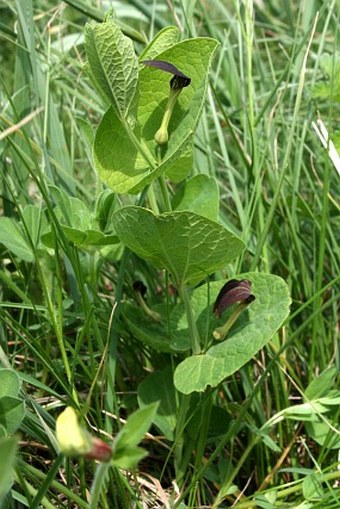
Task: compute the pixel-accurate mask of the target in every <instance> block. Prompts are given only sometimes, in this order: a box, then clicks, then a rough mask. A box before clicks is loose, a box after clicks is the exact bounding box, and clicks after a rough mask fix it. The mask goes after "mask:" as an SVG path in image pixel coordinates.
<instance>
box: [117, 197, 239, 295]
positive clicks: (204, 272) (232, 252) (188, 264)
mask: <svg viewBox="0 0 340 509" xmlns="http://www.w3.org/2000/svg"><path fill="white" fill-rule="evenodd" d="M113 223H114V227H115V230H116V233H117V235H118V237H119V238H120V239H121V241H122V242H123V244H125V245H126V246H127V247H128V248H129V249H131V250H132V251H134V252H135V253H136V254H137V255H138V256H140V257H141V258H143V259H144V260H147V261H149V262H150V263H152V264H153V265H154V266H155V267H157V268H163V269H166V270H167V271H168V272H169V273H170V274H171V276H172V278H173V280H174V282H175V284H176V285H177V286H181V285H183V284H185V283H187V284H190V285H195V284H197V283H199V282H200V281H201V280H202V279H204V278H206V277H207V276H208V275H209V274H211V273H212V272H215V271H216V270H219V269H222V268H223V267H225V266H226V265H227V264H228V263H229V262H230V261H231V260H233V259H234V258H236V257H237V256H238V255H239V254H241V253H242V251H243V250H244V248H245V246H244V243H243V242H242V240H240V239H239V238H237V237H236V236H235V235H233V234H232V233H231V232H229V231H228V230H227V229H226V228H224V227H223V226H222V225H220V224H219V223H215V222H214V221H211V220H210V219H207V218H205V217H202V216H199V215H198V214H194V213H193V212H187V211H182V212H170V213H165V214H161V215H159V216H155V215H154V214H153V213H152V212H151V211H150V210H147V209H144V208H142V207H133V206H130V207H123V208H121V209H119V210H117V211H116V212H115V213H114V214H113Z"/></svg>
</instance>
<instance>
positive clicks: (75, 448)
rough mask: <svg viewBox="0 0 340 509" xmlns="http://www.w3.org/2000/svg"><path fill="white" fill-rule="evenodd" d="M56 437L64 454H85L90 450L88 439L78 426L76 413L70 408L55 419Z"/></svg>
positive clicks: (83, 430) (84, 431)
mask: <svg viewBox="0 0 340 509" xmlns="http://www.w3.org/2000/svg"><path fill="white" fill-rule="evenodd" d="M56 436H57V441H58V444H59V447H60V450H61V452H63V453H64V454H67V455H75V454H86V453H88V452H89V451H90V450H91V440H90V437H89V435H88V434H87V432H86V430H85V429H83V428H82V427H81V426H80V425H79V422H78V417H77V414H76V411H75V410H74V409H73V408H72V407H70V406H68V407H66V408H65V410H64V411H63V412H62V413H61V414H60V415H59V416H58V417H57V421H56Z"/></svg>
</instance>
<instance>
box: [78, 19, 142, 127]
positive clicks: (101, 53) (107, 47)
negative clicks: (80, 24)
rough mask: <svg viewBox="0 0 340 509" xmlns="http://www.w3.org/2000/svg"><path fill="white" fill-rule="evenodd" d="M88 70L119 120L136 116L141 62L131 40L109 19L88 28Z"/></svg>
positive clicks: (86, 37) (89, 25)
mask: <svg viewBox="0 0 340 509" xmlns="http://www.w3.org/2000/svg"><path fill="white" fill-rule="evenodd" d="M85 47H86V55H87V63H86V66H87V71H88V73H89V75H90V77H91V79H92V81H93V82H94V84H95V85H96V87H97V89H98V90H99V92H100V93H101V94H102V95H103V96H104V97H106V99H107V100H108V101H109V102H110V104H112V106H113V107H114V108H115V110H116V111H117V113H118V115H119V117H120V118H125V119H127V118H128V116H129V114H131V113H132V114H133V111H134V106H135V102H136V91H137V82H138V60H137V57H136V54H135V51H134V48H133V43H132V40H131V39H129V38H128V37H126V36H125V35H124V34H123V32H122V31H121V30H120V28H119V27H118V26H117V25H115V23H113V21H112V19H111V18H110V17H108V18H107V19H106V20H105V21H104V22H103V23H97V24H87V25H86V27H85Z"/></svg>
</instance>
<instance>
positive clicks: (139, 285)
mask: <svg viewBox="0 0 340 509" xmlns="http://www.w3.org/2000/svg"><path fill="white" fill-rule="evenodd" d="M132 287H133V289H134V290H135V292H138V293H140V294H141V296H142V297H144V295H145V294H146V291H147V288H146V286H145V284H144V283H143V281H135V282H134V283H133V285H132Z"/></svg>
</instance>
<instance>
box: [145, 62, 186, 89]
mask: <svg viewBox="0 0 340 509" xmlns="http://www.w3.org/2000/svg"><path fill="white" fill-rule="evenodd" d="M142 63H143V64H144V65H148V66H149V67H155V68H156V69H160V70H161V71H164V72H169V73H170V74H173V78H172V79H171V80H170V87H171V89H172V90H178V89H182V88H184V87H187V86H188V85H190V82H191V79H190V78H189V76H186V75H185V74H184V73H183V72H182V71H180V70H179V69H177V67H175V66H174V65H172V64H170V62H165V60H143V62H142Z"/></svg>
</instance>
